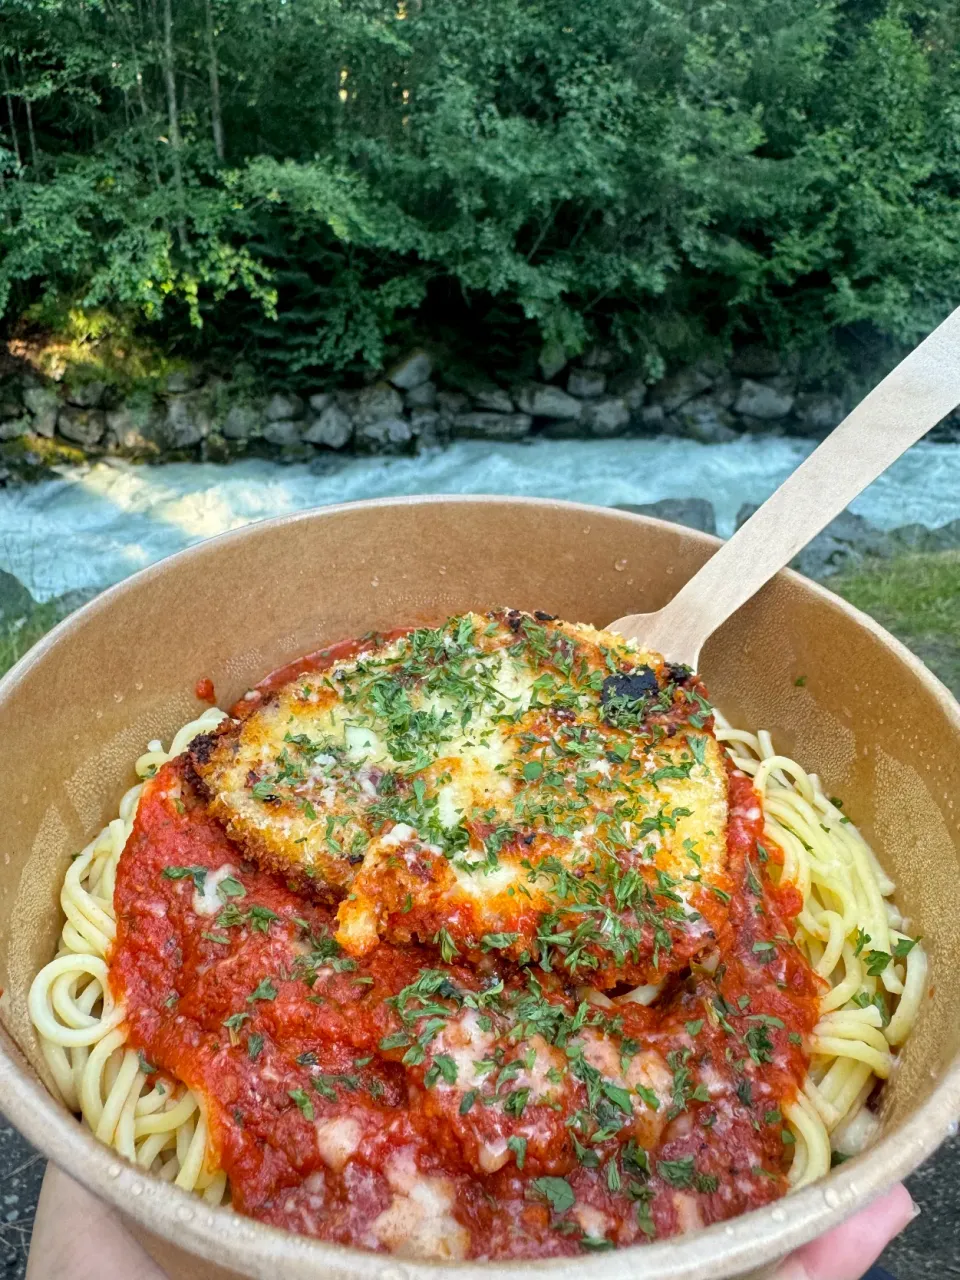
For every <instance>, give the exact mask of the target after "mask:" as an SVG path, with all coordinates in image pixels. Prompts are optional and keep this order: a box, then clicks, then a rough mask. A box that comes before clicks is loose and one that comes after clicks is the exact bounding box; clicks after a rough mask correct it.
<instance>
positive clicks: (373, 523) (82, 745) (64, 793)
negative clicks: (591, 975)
mask: <svg viewBox="0 0 960 1280" xmlns="http://www.w3.org/2000/svg"><path fill="white" fill-rule="evenodd" d="M715 546H716V540H715V539H712V538H709V537H707V536H705V535H703V534H700V533H695V532H692V531H690V530H688V529H681V528H678V527H677V526H674V525H669V524H664V523H662V522H660V521H657V520H649V519H642V518H640V517H637V516H631V515H626V514H623V513H620V512H615V511H610V510H603V509H601V508H596V507H587V506H578V505H575V504H572V503H562V502H549V501H544V502H540V501H528V500H521V499H500V498H464V499H458V498H416V499H399V500H389V501H383V502H372V503H357V504H351V505H347V506H341V507H329V508H326V509H324V510H320V511H314V512H309V513H306V514H304V515H297V516H292V517H289V518H285V519H281V520H274V521H269V522H266V523H263V524H256V525H252V526H249V527H248V528H246V529H243V530H240V531H239V532H236V533H230V534H226V535H224V536H223V537H220V538H215V539H213V540H212V541H210V542H206V543H204V544H202V545H200V546H198V547H194V548H191V549H190V550H188V551H184V552H182V553H181V554H180V555H177V556H174V557H173V558H171V559H169V560H166V561H163V562H162V563H160V564H157V565H155V566H153V567H152V568H149V569H146V570H144V571H143V572H142V573H139V574H137V575H136V576H135V577H133V578H130V579H129V580H128V581H126V582H124V583H121V584H120V585H119V586H117V587H114V588H112V589H111V590H110V591H107V592H106V593H105V594H103V595H102V596H100V597H98V598H97V599H96V600H94V601H93V602H92V603H91V604H89V605H87V606H86V608H84V609H81V610H80V611H79V612H78V613H76V614H74V615H73V616H72V617H70V618H69V619H67V621H66V622H64V623H62V624H61V625H60V626H59V627H58V628H57V629H56V630H55V631H53V632H52V633H51V634H50V635H49V636H48V637H47V638H46V639H44V640H43V641H42V642H41V643H40V644H39V645H38V646H37V647H36V648H35V649H34V650H33V651H32V652H31V653H29V654H28V655H27V656H26V658H24V659H23V661H22V662H21V663H20V664H19V665H18V666H17V667H15V668H14V669H13V670H12V671H11V672H10V673H9V674H8V675H7V676H6V678H5V679H4V680H3V681H2V682H0V743H2V759H3V769H2V774H0V986H2V991H3V994H2V998H0V1021H2V1028H0V1106H2V1108H3V1110H4V1111H5V1112H6V1113H7V1115H8V1116H9V1118H10V1120H11V1121H12V1122H13V1123H14V1124H15V1125H16V1126H17V1127H18V1128H19V1129H21V1130H22V1132H23V1133H24V1134H25V1135H26V1136H27V1138H28V1139H29V1140H30V1141H31V1142H33V1143H35V1144H36V1146H37V1147H39V1148H40V1150H41V1151H43V1152H44V1153H45V1154H46V1155H47V1156H49V1157H50V1158H51V1159H52V1160H54V1161H55V1162H56V1163H57V1164H58V1165H60V1166H61V1167H62V1168H63V1169H65V1170H66V1171H67V1172H68V1173H70V1174H72V1175H73V1176H74V1177H75V1178H77V1179H78V1180H79V1181H81V1182H82V1183H83V1184H84V1185H85V1186H87V1187H88V1188H90V1189H91V1190H92V1191H94V1192H95V1193H96V1194H97V1195H98V1196H100V1197H101V1198H102V1199H103V1200H105V1201H108V1202H109V1203H111V1204H113V1205H115V1206H116V1207H117V1208H118V1209H120V1210H121V1211H122V1212H123V1213H124V1214H126V1215H127V1217H128V1219H129V1220H130V1221H131V1223H132V1225H133V1226H134V1228H135V1229H136V1231H137V1232H138V1234H139V1235H140V1238H141V1239H142V1240H144V1241H145V1243H146V1244H147V1246H148V1248H149V1249H151V1251H152V1252H153V1253H154V1255H155V1256H156V1257H157V1258H158V1260H160V1261H162V1262H163V1264H164V1265H165V1266H166V1267H167V1268H168V1270H169V1272H170V1274H171V1276H174V1277H188V1276H201V1275H202V1276H204V1277H208V1278H212V1277H218V1276H219V1277H223V1276H233V1275H237V1276H257V1277H263V1278H264V1280H267V1278H270V1280H273V1277H276V1276H277V1275H283V1276H284V1277H285V1278H286V1280H307V1277H310V1280H316V1277H317V1276H323V1277H326V1278H328V1280H427V1278H428V1277H434V1278H436V1277H438V1276H439V1275H440V1274H441V1273H442V1274H447V1273H456V1274H457V1275H458V1276H462V1277H464V1278H465V1280H466V1278H467V1277H469V1278H470V1280H481V1277H483V1276H485V1275H489V1274H490V1273H491V1272H495V1273H496V1275H497V1277H498V1280H500V1278H502V1277H508V1276H509V1277H521V1276H525V1277H533V1276H544V1277H549V1278H550V1280H554V1278H557V1280H558V1278H559V1277H564V1278H565V1280H573V1278H574V1277H576V1278H577V1280H579V1278H580V1277H581V1276H582V1274H583V1270H584V1266H585V1265H586V1263H585V1261H584V1260H583V1259H581V1258H577V1259H569V1260H564V1261H553V1262H541V1263H500V1264H482V1263H465V1264H461V1265H457V1266H450V1265H443V1266H438V1265H431V1264H426V1263H416V1262H411V1261H407V1260H401V1259H394V1258H391V1257H389V1256H386V1255H375V1254H370V1253H364V1252H361V1251H359V1250H352V1249H346V1248H340V1247H337V1246H334V1245H329V1244H324V1243H321V1242H320V1241H316V1240H310V1239H307V1238H304V1237H299V1236H294V1235H288V1234H285V1233H283V1232H280V1231H276V1230H274V1229H272V1228H269V1227H265V1226H262V1225H260V1224H259V1223H256V1222H253V1221H251V1220H249V1219H246V1218H243V1217H240V1216H239V1215H236V1214H232V1213H230V1212H228V1211H224V1210H216V1211H212V1210H210V1209H209V1208H207V1207H206V1206H205V1205H203V1204H201V1203H200V1202H198V1201H196V1200H194V1199H192V1198H190V1197H188V1196H187V1195H186V1194H185V1193H183V1192H180V1191H179V1190H177V1189H176V1188H174V1187H170V1186H168V1185H166V1184H164V1183H161V1182H159V1181H158V1180H154V1179H150V1178H149V1177H146V1176H145V1175H144V1174H143V1173H141V1172H139V1171H137V1170H136V1169H135V1168H134V1167H132V1166H130V1165H128V1164H126V1163H125V1162H124V1161H123V1160H122V1159H120V1158H119V1157H118V1156H117V1155H116V1154H115V1153H114V1152H112V1151H110V1150H108V1149H106V1148H104V1147H102V1146H101V1145H100V1144H99V1143H97V1142H96V1141H95V1140H94V1139H93V1137H92V1136H91V1135H90V1134H89V1133H88V1132H86V1131H85V1130H84V1129H83V1128H81V1126H80V1124H79V1123H78V1122H77V1120H76V1119H75V1118H74V1117H73V1116H72V1115H70V1114H69V1113H68V1112H67V1111H66V1110H65V1109H64V1108H63V1106H62V1105H61V1104H60V1103H59V1102H58V1101H55V1100H54V1098H53V1097H52V1096H51V1094H50V1093H49V1092H48V1090H47V1088H46V1087H45V1081H46V1080H47V1077H46V1073H45V1070H44V1066H43V1061H42V1058H41V1056H40V1054H39V1052H38V1047H37V1041H36V1038H35V1035H34V1032H33V1029H32V1027H31V1025H30V1021H29V1018H28V1015H27V992H28V989H29V986H30V982H31V979H32V978H33V976H34V974H35V973H36V972H37V970H38V969H39V968H40V967H41V966H42V965H43V964H44V963H46V961H47V960H49V959H50V958H51V956H52V955H53V952H54V948H55V945H56V939H57V936H58V934H59V930H60V927H61V913H60V907H59V901H58V899H59V892H60V885H61V881H62V879H63V875H64V872H65V869H66V867H67V865H68V862H69V859H70V855H71V853H72V852H74V851H76V850H77V849H79V848H80V847H81V846H82V845H83V844H84V843H85V842H86V841H87V840H88V839H89V838H90V837H91V835H92V834H93V833H94V832H96V831H97V830H98V828H100V827H101V826H102V825H103V824H104V823H105V822H106V821H107V820H108V819H109V818H111V817H113V816H114V815H115V813H116V807H117V802H118V800H119V798H120V796H121V794H122V792H123V790H124V789H125V788H126V787H127V786H128V785H129V784H130V782H131V780H132V762H133V761H134V759H135V758H136V757H137V755H138V754H139V753H140V752H141V751H142V749H143V747H144V744H145V743H146V742H147V741H148V740H149V739H151V738H162V739H164V740H169V737H170V735H171V733H172V732H173V730H174V729H176V728H177V727H178V726H179V725H180V724H182V723H183V722H184V721H186V720H188V719H189V718H191V717H192V716H193V715H195V714H197V712H198V711H199V710H200V704H198V702H197V701H196V699H195V696H194V685H195V683H196V681H197V680H198V679H199V678H200V677H204V676H208V677H210V678H211V679H212V680H213V681H214V683H215V685H216V689H217V693H218V695H219V700H220V702H221V705H226V704H229V703H230V702H231V701H232V700H233V699H234V698H236V697H237V696H238V695H239V694H241V693H242V692H243V691H244V690H245V689H246V688H247V687H248V686H249V685H250V684H251V683H253V682H255V681H256V680H257V679H259V678H260V677H262V676H263V675H264V674H265V673H266V672H268V671H269V670H271V669H272V668H276V667H278V666H280V665H281V664H283V663H285V662H287V661H288V660H290V659H292V658H294V657H296V656H298V655H299V654H301V653H304V652H307V651H309V650H313V649H318V648H320V647H322V646H323V645H324V644H326V643H328V642H331V641H334V640H340V639H343V638H346V637H350V636H355V635H359V634H361V633H362V632H364V631H368V630H370V629H372V628H388V627H391V626H396V625H398V624H401V623H416V622H436V621H439V620H440V619H441V618H443V617H445V616H447V615H449V614H452V613H456V612H458V611H461V610H465V609H485V608H489V607H491V606H494V605H499V604H509V605H513V606H516V607H519V608H522V609H536V608H538V609H546V610H548V611H549V612H551V613H555V614H558V615H560V616H561V617H564V618H567V619H569V620H571V621H583V622H592V623H596V624H598V625H603V624H605V623H606V622H609V621H610V620H611V619H613V618H617V617H620V616H621V615H623V614H626V613H629V612H633V611H646V610H651V609H655V608H658V607H659V606H660V605H662V604H663V603H664V602H665V601H666V600H667V599H669V597H670V596H671V595H672V594H673V593H674V592H675V591H676V590H677V588H678V587H679V586H680V585H681V584H682V583H683V582H684V581H686V579H687V578H688V577H690V576H691V574H692V573H693V572H694V571H695V570H696V569H697V567H698V566H699V565H700V564H701V563H702V562H703V561H704V560H705V559H706V558H707V557H708V556H709V555H710V553H711V552H712V550H713V548H714V547H715ZM703 674H704V676H705V678H706V680H707V682H708V685H709V687H710V690H711V692H712V694H713V697H714V699H715V701H716V702H717V704H718V705H719V706H720V707H721V709H722V710H723V711H724V712H725V713H726V714H727V715H728V716H729V717H730V718H731V719H733V720H734V721H735V722H736V723H739V724H742V725H746V726H751V727H766V728H768V729H770V730H771V731H772V732H773V734H774V738H775V741H776V742H777V743H778V745H779V746H780V747H781V748H782V749H783V750H785V751H787V752H789V753H790V754H791V755H794V756H796V757H797V758H798V759H799V760H800V761H801V762H803V763H804V764H805V765H806V766H807V767H808V768H810V769H813V770H816V771H817V772H819V773H820V774H821V776H822V777H823V779H824V783H825V786H826V789H827V791H828V794H838V795H840V796H842V797H843V798H844V802H845V805H846V809H847V812H848V813H850V814H851V815H853V817H854V818H855V820H856V821H857V822H858V823H859V824H860V825H861V826H862V828H863V830H864V832H865V834H866V835H867V837H868V839H870V840H871V841H872V842H873V844H874V847H875V848H876V850H877V852H878V854H879V856H880V859H881V861H882V862H883V864H884V866H885V868H886V869H887V871H888V872H889V873H890V874H891V875H892V876H893V878H894V879H895V880H896V882H897V885H898V891H899V901H900V903H901V905H902V907H903V908H904V909H905V911H906V912H907V913H908V915H909V916H910V918H911V920H912V927H913V929H914V931H915V932H919V933H921V934H922V935H923V938H924V943H925V946H926V947H927V948H928V950H929V954H930V961H931V976H930V986H929V996H928V999H927V1000H926V1001H925V1004H924V1007H923V1010H922V1013H921V1016H920V1018H919V1021H918V1024H917V1026H916V1028H915V1030H914V1032H913V1035H912V1036H911V1038H910V1040H909V1042H908V1043H907V1045H906V1046H905V1049H904V1051H903V1053H902V1056H901V1061H900V1064H899V1066H898V1068H897V1070H896V1073H895V1075H894V1078H893V1080H892V1081H891V1083H890V1085H889V1086H888V1087H887V1089H886V1090H885V1092H884V1095H883V1106H882V1133H881V1136H880V1139H879V1141H878V1142H877V1143H876V1145H875V1146H874V1147H873V1148H871V1150H869V1151H868V1152H866V1153H865V1154H864V1155H861V1156H859V1157H857V1158H856V1159H854V1160H851V1161H849V1162H848V1163H846V1164H844V1165H843V1166H842V1167H840V1168H838V1169H836V1170H835V1171H834V1172H832V1173H831V1174H830V1176H829V1177H828V1178H827V1179H826V1180H825V1181H823V1182H822V1183H820V1184H817V1185H815V1186H812V1187H809V1188H807V1189H805V1190H803V1191H801V1192H799V1193H798V1194H796V1195H793V1196H790V1197H788V1198H786V1199H784V1200H781V1201H780V1202H778V1203H776V1204H774V1205H771V1206H768V1207H767V1208H765V1209H761V1210H758V1211H756V1212H753V1213H750V1214H747V1215H745V1216H744V1217H741V1218H738V1219H734V1220H732V1221H730V1222H728V1223H721V1224H719V1225H717V1226H714V1227H711V1228H708V1229H707V1230H705V1231H702V1232H700V1233H698V1234H695V1235H690V1236H686V1237H682V1238H679V1239H675V1240H671V1241H666V1242H660V1243H655V1244H651V1245H646V1246H641V1247H638V1248H635V1249H628V1250H623V1251H620V1252H613V1253H605V1254H601V1255H597V1256H592V1257H591V1258H590V1259H589V1268H590V1272H591V1275H592V1276H593V1277H595V1278H596V1280H627V1278H628V1277H629V1278H630V1280H653V1278H654V1277H656V1280H722V1278H723V1277H731V1276H748V1275H749V1276H751V1277H760V1276H762V1275H764V1274H765V1273H766V1271H767V1269H768V1267H769V1265H770V1264H771V1263H772V1262H773V1261H774V1260H775V1259H777V1258H779V1257H781V1256H782V1255H783V1254H784V1253H786V1252H787V1251H789V1250H790V1249H792V1248H795V1247H796V1246H798V1245H800V1244H802V1243H804V1242H805V1241H807V1240H810V1239H811V1238H812V1237H814V1236H816V1235H819V1234H820V1233H821V1232H823V1231H826V1230H827V1229H828V1228H830V1227H832V1226H835V1225H837V1224H838V1223H839V1222H840V1221H842V1220H843V1219H844V1218H846V1217H848V1216H849V1215H850V1214H851V1213H852V1212H853V1211H854V1210H855V1209H856V1208H857V1207H859V1206H861V1205H863V1204H864V1203H865V1202H866V1201H867V1200H869V1199H870V1198H871V1197H872V1196H875V1195H876V1194H878V1193H879V1192H881V1191H882V1190H884V1189H885V1188H887V1187H889V1186H890V1185H891V1184H892V1183H893V1182H894V1181H895V1180H896V1179H898V1178H900V1177H902V1176H903V1175H904V1174H907V1173H909V1172H910V1171H911V1170H912V1169H913V1168H915V1167H916V1165H917V1164H918V1163H919V1162H920V1161H921V1160H922V1159H923V1158H924V1157H925V1156H927V1155H929V1153H930V1152H931V1151H933V1149H934V1148H935V1147H936V1146H937V1144H938V1143H939V1142H940V1141H941V1140H942V1139H943V1138H944V1137H945V1136H946V1134H947V1132H948V1128H949V1126H950V1123H951V1121H953V1120H954V1119H955V1118H956V1117H957V1115H958V1113H960V1017H958V1011H960V1000H958V994H960V832H958V821H957V818H958V814H957V805H958V803H960V708H958V707H957V704H956V703H955V702H954V700H953V699H952V697H951V696H950V694H949V693H948V692H947V690H946V689H945V688H944V687H943V686H942V685H941V684H939V682H938V681H937V680H936V679H934V677H933V676H931V675H930V673H929V672H927V671H926V670H925V669H924V667H923V666H922V665H921V664H920V662H918V661H917V659H916V658H914V657H913V656H912V655H911V654H910V653H908V652H907V651H906V650H905V649H904V648H903V647H902V646H901V645H900V644H899V643H898V642H897V641H896V640H894V639H893V638H892V637H891V636H889V635H887V634H886V633H885V632H884V631H882V630H881V629H880V627H878V626H877V625H876V624H875V623H873V622H872V621H870V620H869V619H868V618H866V617H864V616H863V615H862V614H860V613H858V612H857V611H856V610H855V609H852V608H851V607H850V606H849V605H847V604H845V603H844V602H843V601H841V600H839V599H837V598H836V597H835V596H833V595H831V594H830V593H829V592H827V591H825V590H823V589H822V588H820V587H818V586H815V585H813V584H812V583H810V582H807V581H805V580H804V579H802V578H800V577H798V576H797V575H796V574H792V573H782V574H780V575H779V576H778V577H777V578H776V580H775V581H774V582H772V583H771V584H770V585H769V586H768V587H766V588H765V589H764V590H763V591H762V592H761V593H760V594H759V595H758V596H757V597H756V598H755V599H754V600H753V601H752V602H751V603H750V604H749V605H747V606H746V607H745V608H744V609H743V610H741V612H740V613H739V614H738V615H737V616H736V617H735V618H734V619H733V620H732V621H731V622H729V623H728V624H727V625H726V626H725V627H724V628H723V629H722V631H720V632H719V633H718V634H717V635H716V636H715V637H714V639H713V640H712V641H711V643H710V644H709V645H708V647H707V649H706V651H705V655H704V659H703ZM800 676H805V677H806V679H805V681H804V682H803V684H802V686H798V685H797V683H796V682H797V680H798V678H799V677H800ZM200 1260H203V1261H202V1262H201V1261H200ZM212 1264H213V1265H212Z"/></svg>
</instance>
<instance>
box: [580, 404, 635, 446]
mask: <svg viewBox="0 0 960 1280" xmlns="http://www.w3.org/2000/svg"><path fill="white" fill-rule="evenodd" d="M581 421H582V422H583V425H584V427H585V428H586V429H587V430H588V431H589V432H590V434H591V435H592V436H601V437H603V436H618V435H621V434H622V433H623V432H624V431H625V430H626V428H627V427H628V426H629V423H630V410H629V409H628V408H627V402H626V400H621V399H620V398H619V396H608V397H607V398H606V399H605V400H591V401H589V402H588V403H587V404H585V405H584V406H583V416H582V418H581Z"/></svg>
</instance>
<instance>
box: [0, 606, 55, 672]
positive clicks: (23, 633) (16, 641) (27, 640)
mask: <svg viewBox="0 0 960 1280" xmlns="http://www.w3.org/2000/svg"><path fill="white" fill-rule="evenodd" d="M62 616H63V615H62V611H61V610H60V609H59V608H58V607H57V604H56V601H50V602H49V603H48V604H38V605H35V606H34V608H33V610H32V611H31V612H30V614H29V615H28V616H27V617H26V618H25V619H24V621H23V622H21V623H19V624H15V625H12V626H11V625H10V624H9V623H7V624H4V623H0V675H3V673H4V672H5V671H9V670H10V668H11V667H12V666H13V664H14V663H15V662H19V661H20V659H21V658H22V657H23V655H24V654H25V653H26V652H27V650H28V649H32V648H33V646H34V645H35V644H36V643H37V641H38V640H39V639H40V638H41V637H42V636H44V635H46V633H47V632H48V631H49V630H50V628H51V627H54V626H56V624H57V623H58V622H59V621H60V619H61V617H62Z"/></svg>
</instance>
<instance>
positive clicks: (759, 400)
mask: <svg viewBox="0 0 960 1280" xmlns="http://www.w3.org/2000/svg"><path fill="white" fill-rule="evenodd" d="M793 402H794V397H793V396H792V395H789V394H788V393H787V392H785V391H779V390H778V389H777V388H776V387H771V386H769V385H767V384H766V383H763V382H751V380H750V379H749V378H745V379H744V380H743V382H742V383H741V384H740V394H739V395H738V396H737V398H736V400H735V401H734V405H733V411H734V413H738V414H742V415H743V417H745V418H758V419H759V420H760V421H761V422H774V421H776V420H777V419H778V418H785V417H786V416H787V414H788V413H789V412H790V410H791V409H792V408H793Z"/></svg>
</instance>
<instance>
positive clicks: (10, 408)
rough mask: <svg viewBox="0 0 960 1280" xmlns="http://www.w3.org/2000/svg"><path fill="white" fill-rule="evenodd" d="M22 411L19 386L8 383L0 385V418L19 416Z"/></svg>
mask: <svg viewBox="0 0 960 1280" xmlns="http://www.w3.org/2000/svg"><path fill="white" fill-rule="evenodd" d="M22 413H23V396H22V394H21V391H20V388H19V387H18V386H17V385H16V384H14V385H12V386H11V385H10V384H9V383H8V384H7V385H6V386H2V385H0V418H19V417H20V415H21V414H22Z"/></svg>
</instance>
